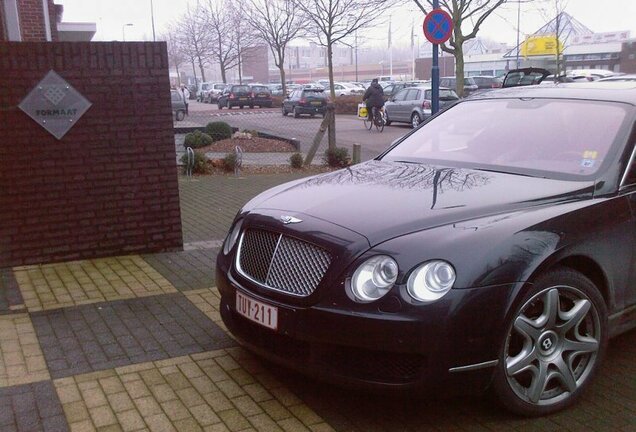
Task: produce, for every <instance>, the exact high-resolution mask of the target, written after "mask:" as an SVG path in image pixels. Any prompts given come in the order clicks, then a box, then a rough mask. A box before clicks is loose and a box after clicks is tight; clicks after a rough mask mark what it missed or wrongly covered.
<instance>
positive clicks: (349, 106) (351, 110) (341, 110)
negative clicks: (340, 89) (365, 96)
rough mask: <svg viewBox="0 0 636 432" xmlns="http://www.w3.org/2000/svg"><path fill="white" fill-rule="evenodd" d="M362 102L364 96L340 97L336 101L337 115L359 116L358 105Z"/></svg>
mask: <svg viewBox="0 0 636 432" xmlns="http://www.w3.org/2000/svg"><path fill="white" fill-rule="evenodd" d="M360 102H362V96H354V95H351V96H338V97H336V100H335V101H334V106H335V110H336V114H351V115H357V114H358V104H359V103H360Z"/></svg>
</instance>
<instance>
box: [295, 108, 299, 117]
mask: <svg viewBox="0 0 636 432" xmlns="http://www.w3.org/2000/svg"><path fill="white" fill-rule="evenodd" d="M298 117H300V112H299V111H298V108H297V107H294V118H298Z"/></svg>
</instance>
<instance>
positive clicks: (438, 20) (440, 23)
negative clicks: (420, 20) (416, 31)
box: [422, 9, 453, 44]
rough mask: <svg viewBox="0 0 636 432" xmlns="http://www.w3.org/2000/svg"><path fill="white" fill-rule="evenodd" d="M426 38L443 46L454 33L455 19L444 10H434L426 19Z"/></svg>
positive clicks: (424, 27) (424, 26)
mask: <svg viewBox="0 0 636 432" xmlns="http://www.w3.org/2000/svg"><path fill="white" fill-rule="evenodd" d="M422 27H423V29H424V36H426V39H428V41H429V42H431V43H434V44H443V43H444V42H446V41H447V40H448V39H450V37H451V34H452V33H453V19H452V18H451V16H450V15H449V14H448V12H446V11H444V10H442V9H433V10H432V11H430V12H429V13H428V15H426V18H424V25H423V26H422Z"/></svg>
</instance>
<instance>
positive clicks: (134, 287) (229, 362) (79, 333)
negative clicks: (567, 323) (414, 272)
mask: <svg viewBox="0 0 636 432" xmlns="http://www.w3.org/2000/svg"><path fill="white" fill-rule="evenodd" d="M298 176H300V174H295V175H289V174H286V175H261V176H253V177H247V178H234V177H232V176H228V177H224V176H213V177H200V178H196V179H193V180H185V179H183V180H180V195H181V209H182V220H183V235H184V242H185V247H184V249H185V250H184V251H182V252H173V253H163V254H154V255H145V256H126V257H112V258H105V259H94V260H85V261H76V262H70V263H58V264H45V265H36V266H24V267H15V268H12V269H3V270H2V272H1V274H0V276H2V277H1V278H0V294H1V295H0V312H1V313H2V314H1V315H0V430H2V431H3V432H4V431H16V430H17V431H27V430H29V431H30V430H46V431H64V430H72V431H82V430H105V431H120V430H124V431H137V430H153V431H154V430H156V431H162V430H178V431H190V430H206V431H228V430H229V431H253V430H259V431H281V430H284V431H308V430H311V431H330V430H337V431H365V432H366V431H448V430H456V431H479V430H482V431H500V430H522V431H550V430H554V431H557V430H559V431H560V430H572V431H578V430H592V431H634V430H636V381H635V380H634V374H635V373H636V369H635V368H636V366H635V365H634V362H633V358H634V356H635V355H636V332H634V331H631V332H630V333H627V334H625V335H623V336H621V337H619V338H617V339H615V340H613V341H612V343H611V345H610V349H609V351H608V356H607V358H606V361H605V364H604V367H603V368H602V369H601V373H600V376H599V377H598V379H597V380H595V382H594V384H593V386H592V387H591V389H590V391H589V392H588V393H587V394H586V395H585V397H584V399H583V401H582V402H581V403H580V404H578V405H577V406H575V407H574V408H572V409H569V410H566V411H565V412H562V413H559V414H557V415H553V416H550V417H547V418H540V419H524V418H516V417H514V416H511V415H509V414H507V413H506V412H504V411H502V410H501V409H500V408H499V407H498V406H497V405H496V404H495V403H494V402H493V401H492V400H491V399H490V398H489V397H488V396H470V397H466V396H462V397H453V396H442V395H439V394H429V393H427V392H426V391H424V392H423V393H422V394H419V395H414V394H410V395H404V396H396V395H385V394H369V393H364V392H359V391H352V390H346V389H341V388H337V387H333V386H330V385H327V384H322V383H318V382H315V381H313V380H308V379H306V378H304V377H299V376H297V375H295V374H291V373H289V372H288V371H286V370H283V369H280V368H277V367H275V366H272V365H270V364H268V363H265V362H263V361H261V360H259V359H257V358H255V357H253V356H252V355H250V354H249V353H247V352H246V351H245V350H243V349H242V348H240V347H238V346H237V344H236V342H235V341H234V340H233V339H232V337H231V336H229V334H228V333H227V332H226V331H225V329H224V327H223V323H222V322H221V321H220V319H219V313H218V301H219V298H218V292H217V290H216V289H215V287H214V260H215V256H216V253H217V251H218V248H219V247H220V245H221V242H222V239H223V237H224V236H225V233H226V230H227V228H228V226H229V224H230V221H231V220H232V218H233V216H234V214H235V213H236V210H237V209H238V208H239V207H240V206H241V205H242V204H243V203H244V202H245V201H247V200H248V199H249V198H250V197H251V196H253V195H255V194H257V193H258V192H260V191H262V190H264V189H267V188H269V187H271V186H274V185H276V184H280V183H281V182H284V181H288V180H291V179H293V178H297V177H298Z"/></svg>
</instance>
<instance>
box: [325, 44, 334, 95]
mask: <svg viewBox="0 0 636 432" xmlns="http://www.w3.org/2000/svg"><path fill="white" fill-rule="evenodd" d="M332 54H333V48H332V46H331V40H327V65H328V68H329V92H330V94H331V101H332V102H335V101H336V88H335V87H334V83H333V59H332V58H331V57H332Z"/></svg>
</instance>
